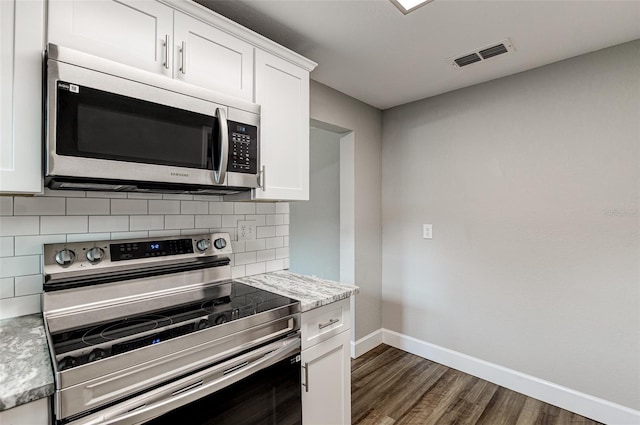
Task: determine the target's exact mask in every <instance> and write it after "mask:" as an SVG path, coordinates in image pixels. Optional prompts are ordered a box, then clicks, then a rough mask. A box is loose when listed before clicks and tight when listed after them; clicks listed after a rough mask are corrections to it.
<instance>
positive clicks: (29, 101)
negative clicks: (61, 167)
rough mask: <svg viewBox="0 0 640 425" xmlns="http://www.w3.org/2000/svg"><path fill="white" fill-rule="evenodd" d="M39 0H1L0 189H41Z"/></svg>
mask: <svg viewBox="0 0 640 425" xmlns="http://www.w3.org/2000/svg"><path fill="white" fill-rule="evenodd" d="M44 16H45V13H44V1H43V0H32V1H20V0H0V58H1V60H0V192H3V193H39V192H41V191H42V166H41V156H42V153H41V152H42V50H43V47H44V46H43V39H44V37H43V35H44V34H43V32H44Z"/></svg>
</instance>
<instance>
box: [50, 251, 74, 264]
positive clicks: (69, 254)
mask: <svg viewBox="0 0 640 425" xmlns="http://www.w3.org/2000/svg"><path fill="white" fill-rule="evenodd" d="M55 259H56V263H58V264H60V265H61V266H62V267H68V266H70V265H71V264H73V262H74V261H75V259H76V253H75V252H73V251H71V250H70V249H63V250H62V251H58V252H57V253H56V257H55Z"/></svg>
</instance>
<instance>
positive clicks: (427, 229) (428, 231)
mask: <svg viewBox="0 0 640 425" xmlns="http://www.w3.org/2000/svg"><path fill="white" fill-rule="evenodd" d="M422 237H423V238H424V239H432V238H433V225H431V224H423V225H422Z"/></svg>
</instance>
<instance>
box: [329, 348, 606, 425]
mask: <svg viewBox="0 0 640 425" xmlns="http://www.w3.org/2000/svg"><path fill="white" fill-rule="evenodd" d="M351 388H352V405H351V406H352V407H351V412H352V423H353V424H354V425H396V424H397V425H409V424H410V425H453V424H455V425H603V424H600V423H599V422H596V421H592V420H590V419H587V418H584V417H582V416H580V415H577V414H575V413H571V412H568V411H566V410H562V409H560V408H559V407H556V406H552V405H550V404H547V403H544V402H542V401H539V400H535V399H533V398H530V397H526V396H524V395H522V394H519V393H516V392H514V391H511V390H509V389H506V388H503V387H500V386H498V385H496V384H493V383H490V382H487V381H484V380H482V379H480V378H477V377H474V376H471V375H468V374H466V373H463V372H461V371H458V370H455V369H450V368H448V367H446V366H444V365H441V364H438V363H435V362H432V361H430V360H426V359H423V358H421V357H418V356H414V355H413V354H409V353H406V352H404V351H401V350H398V349H396V348H393V347H390V346H388V345H385V344H381V345H379V346H378V347H376V348H375V349H373V350H371V351H369V352H367V353H365V354H364V355H363V356H360V357H359V358H358V359H356V360H353V361H352V385H351ZM327 425H330V424H327Z"/></svg>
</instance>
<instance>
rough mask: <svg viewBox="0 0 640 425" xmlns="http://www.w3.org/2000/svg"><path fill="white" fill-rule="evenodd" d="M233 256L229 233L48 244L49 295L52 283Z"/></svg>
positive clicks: (44, 265)
mask: <svg viewBox="0 0 640 425" xmlns="http://www.w3.org/2000/svg"><path fill="white" fill-rule="evenodd" d="M231 253H232V250H231V239H230V237H229V234H228V233H205V234H200V235H193V236H191V237H189V236H187V237H185V236H174V237H162V238H140V239H122V240H106V241H95V242H66V243H56V244H45V245H44V255H43V257H42V262H43V264H42V265H43V270H44V275H45V287H44V289H45V291H46V290H47V287H48V286H49V285H48V282H49V281H50V280H64V279H67V278H69V277H74V278H75V277H77V276H80V275H86V276H88V275H100V274H105V273H110V272H111V270H114V271H123V270H125V269H126V270H143V269H144V268H146V267H155V266H157V265H158V264H163V265H164V264H167V262H168V261H170V262H172V263H174V264H175V263H178V262H189V261H193V260H194V259H197V258H200V257H226V256H228V255H230V254H231Z"/></svg>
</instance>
